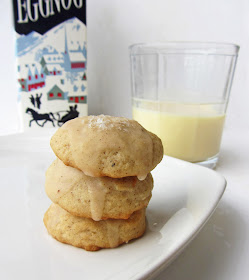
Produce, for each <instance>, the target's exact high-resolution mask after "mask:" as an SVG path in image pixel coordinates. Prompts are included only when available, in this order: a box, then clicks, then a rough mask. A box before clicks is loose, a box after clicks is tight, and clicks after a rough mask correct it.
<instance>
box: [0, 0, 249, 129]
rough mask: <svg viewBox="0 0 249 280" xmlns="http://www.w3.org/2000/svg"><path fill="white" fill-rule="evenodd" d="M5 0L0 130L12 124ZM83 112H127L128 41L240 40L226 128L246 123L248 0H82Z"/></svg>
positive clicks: (0, 24) (4, 4) (0, 31)
mask: <svg viewBox="0 0 249 280" xmlns="http://www.w3.org/2000/svg"><path fill="white" fill-rule="evenodd" d="M11 2H12V1H10V0H1V4H0V9H1V17H0V35H1V37H0V38H1V44H0V62H1V63H0V82H1V93H0V94H1V101H0V134H2V133H6V132H11V131H12V132H13V131H15V130H16V129H17V128H18V115H17V110H16V87H15V79H14V78H15V72H14V40H13V26H12V10H11V8H12V7H11ZM87 19H88V20H87V24H88V83H89V113H90V114H99V113H105V114H111V115H122V116H126V117H131V98H130V72H129V54H128V46H129V45H131V44H133V43H139V42H153V41H166V40H167V41H168V40H180V41H182V40H186V41H217V42H231V43H236V44H239V45H240V46H241V49H240V53H239V60H238V64H237V69H236V74H235V78H234V83H233V87H232V93H231V99H230V104H229V107H228V115H227V121H226V128H230V127H233V128H245V129H248V128H249V113H248V111H249V1H248V0H153V1H152V0H125V1H124V0H88V1H87Z"/></svg>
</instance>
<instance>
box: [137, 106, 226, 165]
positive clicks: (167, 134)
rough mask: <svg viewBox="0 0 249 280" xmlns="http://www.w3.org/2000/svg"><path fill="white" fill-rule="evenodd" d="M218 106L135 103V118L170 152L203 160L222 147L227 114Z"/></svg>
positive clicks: (175, 155)
mask: <svg viewBox="0 0 249 280" xmlns="http://www.w3.org/2000/svg"><path fill="white" fill-rule="evenodd" d="M144 105H145V106H144ZM214 107H215V105H213V104H205V105H189V104H177V103H155V102H154V103H153V102H149V101H147V103H146V104H145V103H142V108H141V107H137V106H136V104H133V118H134V119H135V120H137V121H138V122H139V123H140V124H141V125H142V126H143V127H145V128H146V129H147V130H149V131H151V132H153V133H155V134H157V135H158V136H159V137H160V138H161V140H162V143H163V147H164V153H165V154H166V155H169V156H172V157H176V158H179V159H183V160H186V161H190V162H201V161H204V160H207V159H208V158H211V157H214V156H215V155H217V154H218V152H219V149H220V142H221V137H222V131H223V125H224V121H225V115H224V114H219V113H218V112H217V110H216V109H214Z"/></svg>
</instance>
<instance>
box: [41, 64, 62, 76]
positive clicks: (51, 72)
mask: <svg viewBox="0 0 249 280" xmlns="http://www.w3.org/2000/svg"><path fill="white" fill-rule="evenodd" d="M62 70H63V69H62V67H61V66H60V65H46V66H45V67H44V73H45V74H46V75H47V76H60V75H62Z"/></svg>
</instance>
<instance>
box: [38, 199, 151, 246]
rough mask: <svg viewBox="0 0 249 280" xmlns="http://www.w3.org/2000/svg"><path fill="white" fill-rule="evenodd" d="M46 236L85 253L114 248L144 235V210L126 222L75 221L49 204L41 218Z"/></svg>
mask: <svg viewBox="0 0 249 280" xmlns="http://www.w3.org/2000/svg"><path fill="white" fill-rule="evenodd" d="M43 221H44V224H45V226H46V228H47V230H48V232H49V233H50V234H51V235H52V236H53V237H54V238H55V239H57V240H58V241H60V242H62V243H67V244H70V245H73V246H75V247H79V248H83V249H85V250H87V251H97V250H99V249H101V248H115V247H118V246H119V245H120V244H122V243H127V242H128V241H130V240H131V239H134V238H138V237H140V236H142V235H143V233H144V231H145V226H146V223H145V208H143V209H141V210H139V211H136V212H134V213H133V214H132V215H131V216H130V218H129V219H127V220H112V219H109V220H105V221H98V222H96V221H93V220H92V219H88V218H80V217H75V216H73V215H71V214H69V213H68V212H67V211H65V210H64V209H62V208H60V207H59V206H58V205H56V204H52V205H51V206H50V207H49V209H48V210H47V212H46V213H45V215H44V219H43Z"/></svg>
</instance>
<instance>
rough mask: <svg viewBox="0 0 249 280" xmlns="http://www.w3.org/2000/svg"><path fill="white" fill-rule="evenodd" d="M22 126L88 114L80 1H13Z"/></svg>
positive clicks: (82, 0) (41, 125)
mask: <svg viewBox="0 0 249 280" xmlns="http://www.w3.org/2000/svg"><path fill="white" fill-rule="evenodd" d="M13 11H14V24H15V32H16V60H17V62H16V65H17V84H18V104H19V105H20V106H19V107H20V112H21V120H22V128H23V129H24V130H29V129H43V128H52V127H58V126H61V125H62V124H64V123H65V122H66V121H68V120H70V119H73V118H75V117H78V116H84V115H87V113H88V105H87V96H88V94H87V72H86V69H87V45H86V1H85V0H13Z"/></svg>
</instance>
